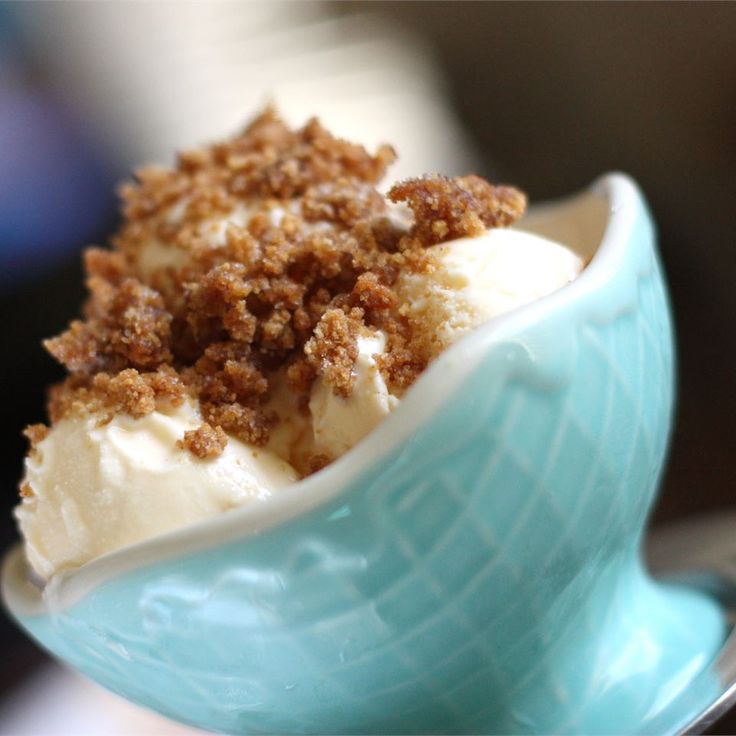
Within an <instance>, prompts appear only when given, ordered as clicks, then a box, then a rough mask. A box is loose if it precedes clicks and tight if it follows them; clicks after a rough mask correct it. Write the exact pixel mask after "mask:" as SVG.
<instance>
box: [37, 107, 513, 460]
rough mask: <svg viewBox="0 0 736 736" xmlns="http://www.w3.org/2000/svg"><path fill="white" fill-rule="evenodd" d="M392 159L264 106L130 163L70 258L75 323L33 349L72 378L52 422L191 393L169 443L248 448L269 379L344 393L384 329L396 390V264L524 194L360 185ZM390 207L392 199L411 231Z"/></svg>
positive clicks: (265, 433) (406, 352)
mask: <svg viewBox="0 0 736 736" xmlns="http://www.w3.org/2000/svg"><path fill="white" fill-rule="evenodd" d="M394 158H395V154H394V152H393V150H392V149H391V148H390V147H389V146H382V147H380V148H379V149H378V150H377V151H376V152H375V153H374V154H371V153H369V152H368V151H366V150H365V149H364V148H363V147H362V146H358V145H355V144H353V143H349V142H347V141H343V140H340V139H338V138H335V137H333V136H332V135H331V134H330V133H329V132H328V131H326V130H325V129H324V128H323V127H322V126H321V125H320V124H319V122H318V121H316V120H311V121H310V122H308V123H307V124H306V125H305V126H304V127H303V128H301V129H298V130H292V129H290V128H289V127H287V126H286V125H285V124H284V123H283V122H282V121H281V120H280V119H279V117H278V116H277V115H276V113H275V112H274V110H273V109H271V108H269V109H267V110H266V111H265V112H263V113H262V114H261V115H260V116H258V117H257V118H256V119H255V120H254V121H253V122H252V123H251V124H250V125H249V126H248V127H247V128H246V129H245V130H244V131H243V132H242V133H241V134H240V135H238V136H236V137H235V138H234V139H232V140H229V141H226V142H222V143H217V144H215V145H213V146H211V147H209V148H206V149H203V150H198V151H188V152H185V153H182V154H181V155H180V156H179V158H178V161H177V165H176V167H175V168H173V169H164V168H158V167H149V168H146V169H143V170H142V171H140V172H138V174H137V181H136V182H135V183H130V184H127V185H125V186H124V187H123V188H122V190H121V192H122V198H123V214H124V223H123V225H122V227H121V229H120V231H119V232H118V234H117V235H116V236H115V237H114V238H113V240H112V244H113V250H112V251H108V250H104V249H99V248H95V249H90V250H88V252H87V254H86V257H85V266H86V270H87V273H88V281H87V283H88V288H89V299H88V302H87V304H86V305H85V308H84V314H83V319H80V320H75V321H73V322H72V323H71V325H70V327H69V329H68V330H67V331H66V332H64V333H63V334H62V335H60V336H58V337H55V338H52V339H50V340H47V341H46V342H45V343H44V344H45V346H46V348H47V350H48V351H49V352H50V353H51V354H52V355H53V356H54V357H55V358H56V359H57V360H58V361H59V362H60V363H62V364H63V365H64V366H66V368H67V369H68V371H69V374H70V375H69V377H68V378H67V379H66V381H64V382H63V383H62V384H60V385H59V386H57V387H55V388H54V389H53V391H52V393H51V398H50V402H49V413H50V416H51V419H52V421H54V422H56V421H59V420H60V419H61V418H63V417H64V416H67V415H70V414H80V413H89V412H95V413H99V414H100V415H101V418H102V421H105V420H106V419H109V418H110V417H112V416H113V415H114V414H115V413H117V412H124V413H127V414H129V415H131V416H133V417H140V416H144V415H146V414H148V413H150V412H151V411H154V410H155V409H156V408H157V407H159V406H161V405H162V404H172V405H178V404H181V402H182V401H184V399H185V398H186V397H192V398H193V399H196V400H198V401H199V404H200V407H201V411H202V416H203V420H204V423H203V425H202V426H201V427H199V428H198V429H197V430H193V431H192V432H188V433H187V435H186V436H185V438H184V440H182V446H183V447H185V448H186V449H187V450H189V451H190V452H192V453H194V454H195V455H196V456H197V457H215V456H216V455H217V454H219V453H220V452H221V451H222V448H223V447H224V442H225V441H226V436H227V435H226V433H227V434H231V435H234V436H236V437H238V438H240V439H242V440H244V441H246V442H249V443H252V444H255V445H264V444H266V443H267V441H268V438H269V433H270V431H271V429H272V428H273V426H274V424H275V422H276V421H277V417H276V416H275V415H274V414H273V413H271V412H269V410H268V409H267V401H268V398H269V395H270V391H271V389H272V388H273V381H274V380H275V379H274V376H276V375H277V372H281V371H284V372H285V374H286V377H287V382H288V385H289V386H290V387H291V390H293V391H295V392H296V393H297V394H298V395H299V398H300V401H301V402H302V403H306V396H307V394H308V391H309V389H310V386H311V384H312V382H313V381H314V380H315V378H317V377H322V378H323V380H324V381H325V382H326V383H327V384H328V385H329V386H330V387H331V388H332V390H333V391H335V392H336V393H337V394H338V395H341V396H349V395H350V393H351V391H352V388H353V381H354V366H355V360H356V358H357V354H358V348H357V339H358V336H359V335H360V334H361V332H362V331H365V330H366V329H367V328H380V329H381V330H383V331H384V332H385V333H386V335H387V338H388V339H387V351H386V354H385V355H383V356H382V357H381V359H380V369H381V371H382V373H383V375H384V377H385V379H386V381H387V382H388V384H389V386H391V387H392V388H395V389H397V390H399V391H401V390H403V389H405V388H406V387H407V386H409V385H410V384H411V383H412V382H413V381H414V380H415V379H416V377H417V376H418V375H419V373H420V372H421V371H422V370H423V369H424V368H425V366H426V363H427V355H428V349H427V345H425V344H424V342H425V341H426V340H427V337H426V336H424V335H423V333H422V329H421V325H416V324H412V323H411V322H410V321H409V320H408V318H406V317H405V316H402V314H401V310H400V308H399V307H400V305H399V303H398V298H397V294H396V291H395V284H396V280H397V277H398V275H399V273H401V272H405V271H415V272H421V271H424V270H427V269H431V268H432V267H433V265H432V264H433V256H432V252H431V250H428V248H427V246H431V245H433V244H435V243H440V242H443V241H446V240H451V239H455V238H459V237H469V236H476V235H480V234H482V233H483V232H485V230H486V228H488V227H504V226H507V225H510V224H511V223H512V222H513V221H514V220H515V219H517V218H518V217H519V216H520V215H521V214H522V212H523V210H524V207H525V202H526V200H525V197H524V195H523V194H522V193H521V192H518V191H517V190H515V189H512V188H510V187H494V186H492V185H490V184H488V183H487V182H486V181H484V180H483V179H480V178H479V177H477V176H466V177H461V178H456V179H448V178H446V177H442V176H432V177H425V178H421V179H411V180H408V181H405V182H402V183H399V184H397V185H395V186H394V187H393V188H392V189H391V191H390V193H389V196H388V199H387V198H385V197H384V196H382V195H381V194H380V193H379V192H378V191H377V190H376V189H375V185H376V183H377V182H378V181H379V180H380V179H381V178H382V176H383V174H384V172H385V170H386V167H387V166H388V165H389V164H390V163H391V162H392V161H393V160H394ZM390 202H395V203H398V202H403V203H406V205H408V208H409V209H410V210H411V212H412V213H413V216H414V222H413V225H412V226H411V227H408V226H403V225H400V224H397V222H396V220H395V218H393V217H392V212H391V210H390V207H391V206H392V205H390ZM223 222H225V223H226V224H225V225H223V224H222V223H223ZM29 433H30V434H29V435H28V436H29V438H30V439H31V441H32V442H34V440H33V437H34V436H41V434H42V432H41V430H35V429H34V430H31V429H30V428H29ZM320 462H324V459H322V460H320V459H319V458H314V459H313V464H314V465H315V467H317V466H319V464H320Z"/></svg>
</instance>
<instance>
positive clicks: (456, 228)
mask: <svg viewBox="0 0 736 736" xmlns="http://www.w3.org/2000/svg"><path fill="white" fill-rule="evenodd" d="M388 198H389V199H390V200H391V201H392V202H406V203H407V204H408V205H409V207H410V208H411V210H412V212H413V213H414V227H413V228H412V232H411V234H412V235H413V236H414V237H416V238H418V239H419V240H420V241H421V242H422V243H423V244H424V245H434V244H436V243H443V242H445V241H447V240H456V239H457V238H466V237H477V236H479V235H482V234H483V233H485V231H486V228H489V227H508V226H509V225H511V224H513V223H514V222H515V221H516V220H518V219H519V218H520V217H521V216H522V215H523V214H524V210H525V208H526V197H525V196H524V194H522V193H521V192H520V191H518V190H517V189H514V188H513V187H506V186H497V187H494V186H492V185H491V184H489V183H488V182H487V181H485V180H484V179H481V178H480V177H478V176H465V177H457V178H455V179H450V178H448V177H446V176H431V177H430V176H427V177H421V178H418V179H407V180H406V181H403V182H400V183H398V184H395V185H394V186H393V187H392V188H391V190H390V191H389V193H388Z"/></svg>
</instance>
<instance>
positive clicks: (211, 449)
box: [177, 422, 227, 460]
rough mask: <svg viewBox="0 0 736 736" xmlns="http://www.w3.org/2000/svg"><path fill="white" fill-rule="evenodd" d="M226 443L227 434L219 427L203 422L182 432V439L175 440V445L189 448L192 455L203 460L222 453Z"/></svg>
mask: <svg viewBox="0 0 736 736" xmlns="http://www.w3.org/2000/svg"><path fill="white" fill-rule="evenodd" d="M226 445H227V435H226V434H225V433H224V432H223V431H222V428H221V427H218V426H215V427H213V426H211V425H210V424H207V422H204V423H203V424H202V425H201V426H199V427H197V429H191V430H189V431H188V432H184V439H181V440H179V441H178V442H177V446H178V447H181V448H183V449H186V450H189V452H191V453H192V455H195V456H196V457H198V458H200V459H202V460H205V459H211V458H214V457H219V456H220V455H222V452H223V450H224V449H225V447H226Z"/></svg>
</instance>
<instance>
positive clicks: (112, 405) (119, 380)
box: [49, 366, 188, 422]
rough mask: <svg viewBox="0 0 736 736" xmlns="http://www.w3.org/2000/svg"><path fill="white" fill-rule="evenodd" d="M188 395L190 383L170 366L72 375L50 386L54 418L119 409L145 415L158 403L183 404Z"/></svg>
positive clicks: (108, 413)
mask: <svg viewBox="0 0 736 736" xmlns="http://www.w3.org/2000/svg"><path fill="white" fill-rule="evenodd" d="M187 396H188V389H187V387H186V386H185V384H184V383H183V382H182V380H181V379H180V378H179V376H178V375H177V373H176V372H175V371H174V370H173V369H171V368H170V367H168V366H164V367H162V368H160V369H159V370H158V371H156V372H153V373H139V372H138V371H137V370H135V369H134V368H128V369H125V370H122V371H120V372H119V373H115V374H110V373H104V372H103V373H97V374H95V375H94V376H91V377H90V376H85V375H76V376H69V378H67V379H66V380H65V381H63V382H62V383H60V384H58V385H57V386H54V387H53V388H52V389H51V392H50V396H49V416H50V417H51V421H52V422H58V421H59V420H61V419H63V418H64V417H67V416H81V415H84V414H87V413H91V412H96V413H98V414H100V416H101V418H102V419H103V421H104V420H106V419H109V418H110V417H111V416H112V415H113V414H116V413H118V412H121V413H125V414H129V415H130V416H133V417H142V416H145V415H146V414H150V413H151V412H152V411H155V410H156V408H157V407H159V406H163V405H170V406H180V405H181V403H182V402H183V401H184V400H185V398H186V397H187Z"/></svg>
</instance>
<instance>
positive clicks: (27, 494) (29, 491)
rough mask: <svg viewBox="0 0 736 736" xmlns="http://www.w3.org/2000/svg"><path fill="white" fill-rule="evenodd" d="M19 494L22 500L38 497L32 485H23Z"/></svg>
mask: <svg viewBox="0 0 736 736" xmlns="http://www.w3.org/2000/svg"><path fill="white" fill-rule="evenodd" d="M19 492H20V497H21V498H33V497H34V496H35V495H36V492H35V491H34V490H33V488H32V487H31V484H30V483H23V485H22V486H21V487H20V491H19Z"/></svg>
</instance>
